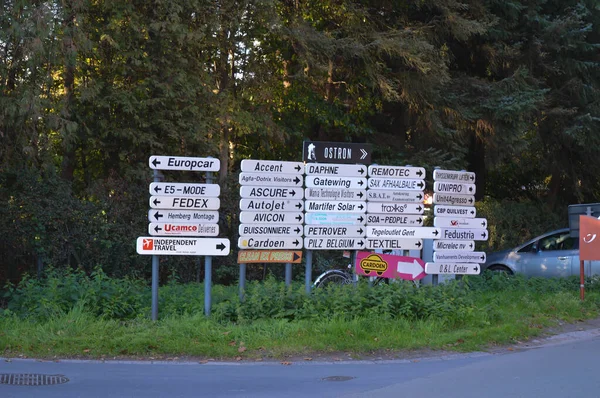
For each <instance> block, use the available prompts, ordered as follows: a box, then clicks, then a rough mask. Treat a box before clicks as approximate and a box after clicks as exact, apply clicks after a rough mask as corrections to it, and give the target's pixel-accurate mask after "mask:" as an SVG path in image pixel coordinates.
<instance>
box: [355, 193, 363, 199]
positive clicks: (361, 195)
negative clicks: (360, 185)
mask: <svg viewBox="0 0 600 398" xmlns="http://www.w3.org/2000/svg"><path fill="white" fill-rule="evenodd" d="M356 196H358V197H359V198H361V199H362V197H363V196H364V195H363V193H362V192H359V193H358V194H357V195H356Z"/></svg>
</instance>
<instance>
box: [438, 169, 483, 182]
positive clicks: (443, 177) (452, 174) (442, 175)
mask: <svg viewBox="0 0 600 398" xmlns="http://www.w3.org/2000/svg"><path fill="white" fill-rule="evenodd" d="M433 179H434V180H436V181H453V182H465V183H468V184H473V183H475V173H473V172H470V171H454V170H434V171H433Z"/></svg>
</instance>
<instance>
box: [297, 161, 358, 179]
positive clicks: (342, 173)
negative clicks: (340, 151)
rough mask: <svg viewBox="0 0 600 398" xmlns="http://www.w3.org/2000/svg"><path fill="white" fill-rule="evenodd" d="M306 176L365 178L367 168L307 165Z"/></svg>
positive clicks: (354, 165) (329, 164)
mask: <svg viewBox="0 0 600 398" xmlns="http://www.w3.org/2000/svg"><path fill="white" fill-rule="evenodd" d="M305 172H306V175H307V176H316V175H319V176H332V177H366V176H367V167H366V166H363V165H362V164H335V163H307V164H306V166H305Z"/></svg>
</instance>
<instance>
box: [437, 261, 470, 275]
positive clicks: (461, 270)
mask: <svg viewBox="0 0 600 398" xmlns="http://www.w3.org/2000/svg"><path fill="white" fill-rule="evenodd" d="M480 272H481V267H480V266H479V264H469V263H425V273H426V274H456V275H479V273H480Z"/></svg>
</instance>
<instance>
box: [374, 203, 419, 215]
mask: <svg viewBox="0 0 600 398" xmlns="http://www.w3.org/2000/svg"><path fill="white" fill-rule="evenodd" d="M424 211H425V206H424V205H423V204H422V203H383V202H367V212H368V213H388V214H423V212H424Z"/></svg>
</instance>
